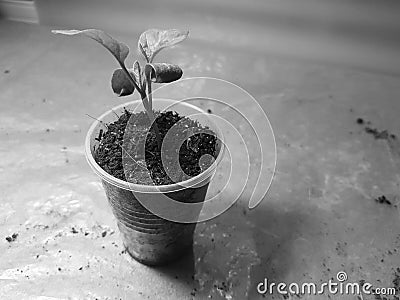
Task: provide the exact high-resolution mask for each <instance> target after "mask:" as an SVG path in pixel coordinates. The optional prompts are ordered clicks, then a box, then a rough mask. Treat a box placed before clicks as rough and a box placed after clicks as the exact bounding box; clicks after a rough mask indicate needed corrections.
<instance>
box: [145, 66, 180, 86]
mask: <svg viewBox="0 0 400 300" xmlns="http://www.w3.org/2000/svg"><path fill="white" fill-rule="evenodd" d="M144 71H145V73H146V77H147V78H149V79H150V80H151V81H152V82H157V83H168V82H172V81H176V80H178V79H179V78H181V77H182V74H183V71H182V69H181V68H180V67H179V66H178V65H173V64H168V63H155V64H146V66H145V69H144Z"/></svg>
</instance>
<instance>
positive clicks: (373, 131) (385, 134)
mask: <svg viewBox="0 0 400 300" xmlns="http://www.w3.org/2000/svg"><path fill="white" fill-rule="evenodd" d="M356 122H357V124H359V125H363V126H364V131H365V132H366V133H368V134H370V135H372V136H373V137H374V138H375V139H376V140H380V139H382V140H390V139H392V140H395V139H397V136H396V135H395V134H393V133H390V132H389V131H388V130H387V129H384V130H379V129H377V128H375V127H373V126H372V125H371V122H370V121H366V120H364V119H363V118H357V120H356Z"/></svg>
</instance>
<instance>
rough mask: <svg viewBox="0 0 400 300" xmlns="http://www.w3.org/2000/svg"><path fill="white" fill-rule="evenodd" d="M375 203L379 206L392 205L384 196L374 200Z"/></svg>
mask: <svg viewBox="0 0 400 300" xmlns="http://www.w3.org/2000/svg"><path fill="white" fill-rule="evenodd" d="M375 201H376V202H377V203H380V204H386V205H392V202H391V201H389V200H388V199H387V198H386V196H385V195H382V196H379V197H378V198H376V199H375Z"/></svg>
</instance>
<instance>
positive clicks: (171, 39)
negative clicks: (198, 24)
mask: <svg viewBox="0 0 400 300" xmlns="http://www.w3.org/2000/svg"><path fill="white" fill-rule="evenodd" d="M188 35H189V31H181V30H178V29H168V30H161V29H149V30H146V31H145V32H143V33H142V34H141V35H140V37H139V42H138V48H139V50H140V51H141V52H142V53H143V55H144V56H145V58H146V60H147V62H152V61H153V58H154V56H155V55H156V54H157V53H158V52H159V51H160V50H161V49H163V48H165V47H170V46H173V45H175V44H177V43H180V42H182V41H183V40H185V39H186V38H187V37H188Z"/></svg>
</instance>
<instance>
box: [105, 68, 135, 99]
mask: <svg viewBox="0 0 400 300" xmlns="http://www.w3.org/2000/svg"><path fill="white" fill-rule="evenodd" d="M131 75H132V76H133V75H134V74H133V73H131ZM111 87H112V89H113V91H114V93H116V94H117V95H118V96H120V97H121V96H128V95H131V94H132V93H133V92H134V91H135V87H134V86H133V84H132V82H131V81H130V80H129V78H128V76H127V75H126V73H125V72H124V70H122V69H116V70H115V71H114V73H113V75H112V78H111Z"/></svg>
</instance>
